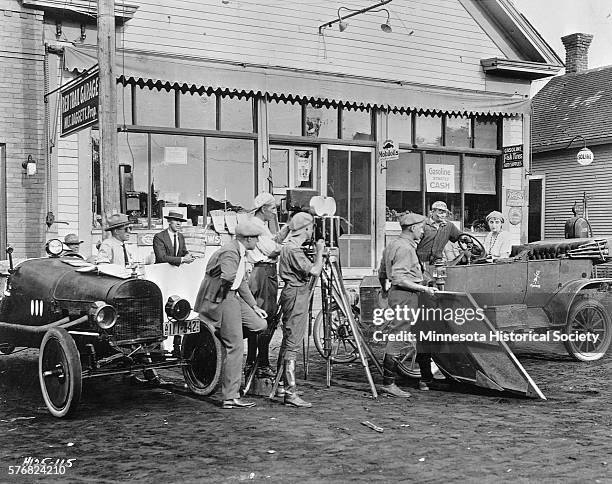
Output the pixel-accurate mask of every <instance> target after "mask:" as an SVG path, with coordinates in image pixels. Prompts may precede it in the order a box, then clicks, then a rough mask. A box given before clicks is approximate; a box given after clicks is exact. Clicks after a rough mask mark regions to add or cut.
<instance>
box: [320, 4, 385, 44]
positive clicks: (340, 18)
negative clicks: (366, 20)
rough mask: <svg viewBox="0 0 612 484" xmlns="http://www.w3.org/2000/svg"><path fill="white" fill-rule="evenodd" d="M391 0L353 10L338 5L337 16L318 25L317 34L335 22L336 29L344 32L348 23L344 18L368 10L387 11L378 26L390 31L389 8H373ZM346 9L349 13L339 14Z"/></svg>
mask: <svg viewBox="0 0 612 484" xmlns="http://www.w3.org/2000/svg"><path fill="white" fill-rule="evenodd" d="M391 1H392V0H383V1H382V2H378V3H377V4H375V5H372V6H370V7H366V8H362V9H361V10H353V9H350V8H347V7H340V8H339V9H338V18H337V19H335V20H332V21H331V22H327V23H324V24H322V25H319V35H321V34H323V29H326V28H328V27H331V26H332V25H333V24H335V23H337V24H338V30H340V32H344V31H345V30H346V28H347V27H348V23H346V22H343V20H344V19H347V18H350V17H354V16H355V15H359V14H362V13H365V12H370V11H374V12H382V11H385V12H387V21H386V22H385V23H384V24H381V25H380V28H381V30H382V31H383V32H387V33H389V32H392V31H393V30H392V29H391V25H390V24H389V10H387V9H386V8H381V9H379V10H374V9H376V8H378V7H381V6H383V5H386V4H388V3H390V2H391ZM343 9H344V10H348V11H349V12H351V13H349V14H346V15H340V10H343Z"/></svg>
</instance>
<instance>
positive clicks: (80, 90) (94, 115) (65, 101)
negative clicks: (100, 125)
mask: <svg viewBox="0 0 612 484" xmlns="http://www.w3.org/2000/svg"><path fill="white" fill-rule="evenodd" d="M99 79H100V78H99V76H98V71H96V72H94V73H92V74H90V75H88V76H86V77H84V78H83V79H81V80H80V81H78V82H77V83H76V84H72V85H71V86H70V87H68V88H66V89H61V95H62V129H61V136H66V135H69V134H72V133H76V132H77V131H79V130H81V129H83V128H86V127H87V126H91V125H92V124H94V123H97V122H98V103H99V90H98V87H99Z"/></svg>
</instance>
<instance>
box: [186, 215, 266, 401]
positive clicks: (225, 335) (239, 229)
mask: <svg viewBox="0 0 612 484" xmlns="http://www.w3.org/2000/svg"><path fill="white" fill-rule="evenodd" d="M260 234H261V228H260V227H259V226H258V225H256V224H254V223H253V222H252V221H250V220H246V221H244V222H240V223H239V224H238V225H237V226H236V239H235V240H232V241H230V242H228V243H226V244H225V245H224V246H223V247H221V248H220V249H218V250H217V252H215V253H214V254H213V255H212V257H211V258H210V260H209V261H208V264H207V265H206V273H205V275H204V280H203V281H202V284H201V285H200V289H199V291H198V296H197V298H196V302H195V305H194V309H195V310H196V311H197V312H199V313H200V315H201V316H202V318H203V319H204V320H209V321H212V322H213V323H214V325H215V326H216V327H217V328H219V335H220V338H221V342H222V343H223V346H225V349H226V353H227V354H226V357H225V363H224V365H223V381H222V384H221V393H222V398H223V403H222V408H245V407H253V406H255V403H253V402H247V401H245V400H243V399H241V398H240V380H241V377H242V355H243V353H244V344H243V337H244V336H243V327H244V328H246V329H248V330H250V331H263V330H265V329H266V328H267V323H266V318H267V316H268V315H267V314H266V312H265V311H264V310H263V309H261V308H260V307H258V306H257V302H256V301H255V298H254V297H253V294H252V293H251V290H250V289H249V285H248V283H247V281H246V279H245V272H246V251H247V250H253V249H254V248H255V246H256V245H257V240H258V237H259V235H260Z"/></svg>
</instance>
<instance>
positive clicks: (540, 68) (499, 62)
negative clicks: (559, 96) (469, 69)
mask: <svg viewBox="0 0 612 484" xmlns="http://www.w3.org/2000/svg"><path fill="white" fill-rule="evenodd" d="M480 65H482V69H483V70H484V71H485V72H486V73H487V74H496V75H499V76H504V77H514V78H519V79H529V80H534V79H542V78H543V77H550V76H554V75H555V74H557V73H558V72H559V71H560V70H561V66H558V65H554V64H545V63H542V62H529V61H521V60H509V59H501V58H499V57H491V58H488V59H481V60H480Z"/></svg>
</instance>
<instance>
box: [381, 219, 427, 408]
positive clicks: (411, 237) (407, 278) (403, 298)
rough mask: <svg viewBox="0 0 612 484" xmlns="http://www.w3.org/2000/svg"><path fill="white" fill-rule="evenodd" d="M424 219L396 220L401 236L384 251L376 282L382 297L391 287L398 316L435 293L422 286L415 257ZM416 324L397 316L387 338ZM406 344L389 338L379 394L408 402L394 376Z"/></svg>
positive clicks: (391, 298) (425, 387)
mask: <svg viewBox="0 0 612 484" xmlns="http://www.w3.org/2000/svg"><path fill="white" fill-rule="evenodd" d="M425 220H426V218H425V217H424V216H423V215H419V214H417V213H406V214H402V215H401V216H400V217H399V223H400V226H401V228H402V233H401V234H400V236H399V237H398V238H397V239H395V240H393V241H391V243H390V244H389V245H388V246H387V247H385V250H384V251H383V256H382V260H381V262H380V267H379V269H378V278H379V280H380V285H381V287H382V289H383V293H386V292H387V280H388V281H389V282H390V283H391V288H390V289H389V291H388V296H389V308H391V309H395V308H402V310H401V312H396V315H397V314H402V313H403V314H409V311H405V312H404V310H403V308H404V307H408V308H415V309H416V308H417V307H418V304H419V297H418V293H421V292H424V293H426V294H429V295H430V296H433V295H434V294H435V293H436V292H437V291H438V290H437V289H436V288H433V287H428V286H427V285H424V284H423V270H422V266H421V263H420V262H419V259H418V257H417V253H416V248H417V243H418V241H419V240H420V239H421V237H422V236H423V225H424V223H425ZM415 322H416V321H410V320H409V319H403V318H400V317H398V316H396V318H395V319H394V320H393V321H391V322H390V324H389V326H388V334H389V335H391V334H393V335H396V336H397V335H402V334H404V333H403V332H404V331H405V332H406V334H407V333H408V332H410V331H411V329H412V327H413V324H414V323H415ZM405 345H406V342H405V341H403V340H400V339H399V338H397V337H396V338H389V339H388V340H387V346H386V347H385V356H384V359H383V386H382V388H381V393H385V394H387V395H391V396H394V397H401V398H409V397H410V393H408V392H405V391H403V390H401V389H400V388H399V387H398V386H397V385H396V384H395V374H396V371H397V366H398V361H397V359H398V357H399V355H400V350H401V349H402V348H403V347H404V346H405ZM419 388H420V389H422V390H426V389H428V388H427V385H426V384H425V383H424V382H420V384H419Z"/></svg>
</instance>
